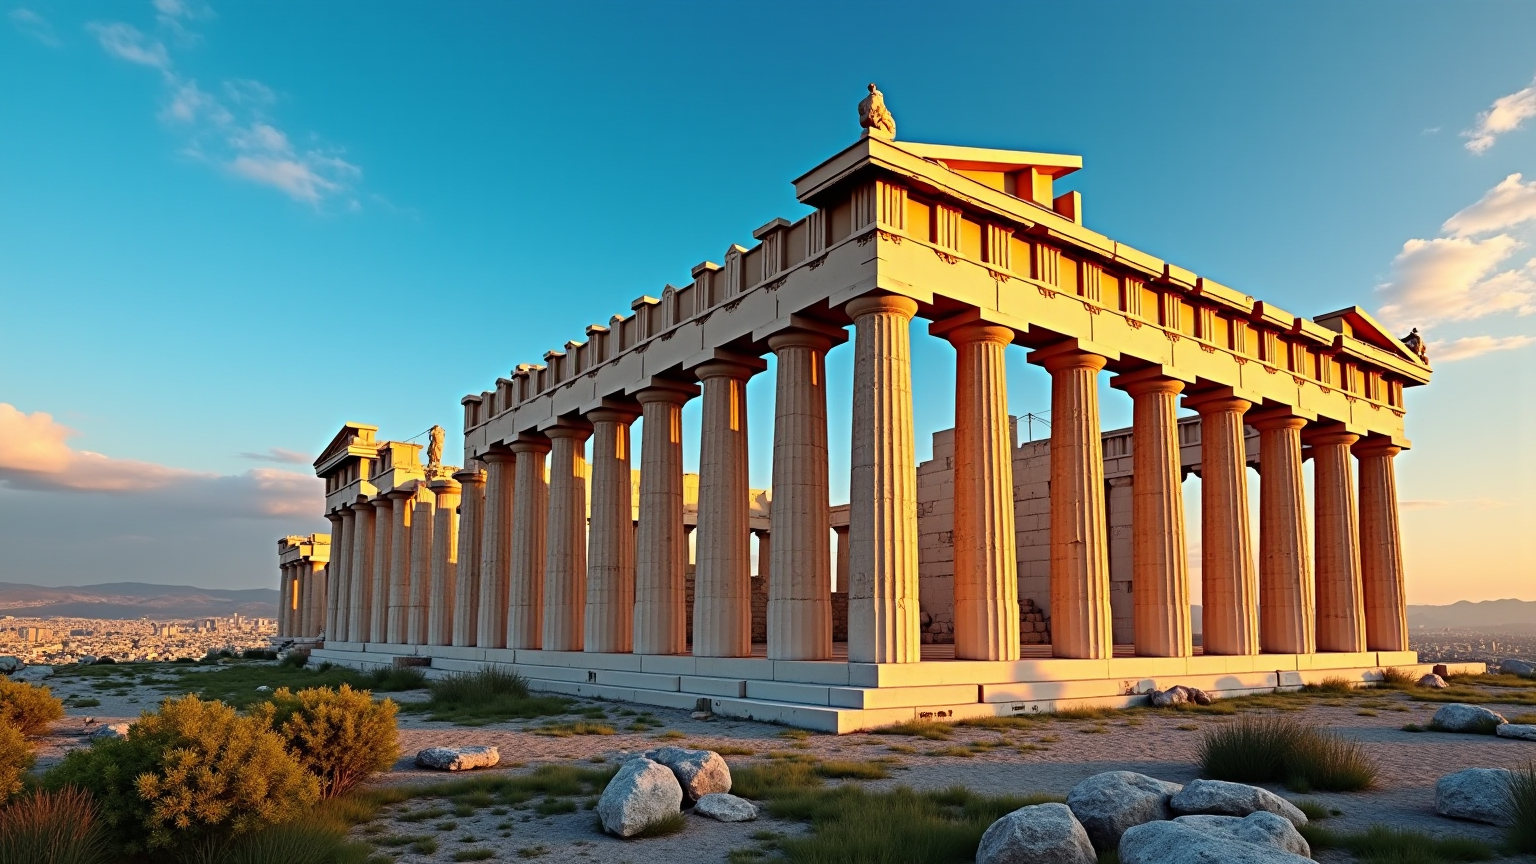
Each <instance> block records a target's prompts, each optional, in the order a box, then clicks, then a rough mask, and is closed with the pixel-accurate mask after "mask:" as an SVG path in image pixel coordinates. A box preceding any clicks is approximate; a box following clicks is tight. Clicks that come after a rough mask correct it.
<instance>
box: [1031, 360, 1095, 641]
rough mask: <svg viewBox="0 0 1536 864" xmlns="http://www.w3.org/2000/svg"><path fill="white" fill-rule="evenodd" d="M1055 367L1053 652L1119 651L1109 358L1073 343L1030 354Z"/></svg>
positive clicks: (1052, 466) (1053, 426) (1052, 428)
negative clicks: (1111, 526) (1108, 439)
mask: <svg viewBox="0 0 1536 864" xmlns="http://www.w3.org/2000/svg"><path fill="white" fill-rule="evenodd" d="M1029 359H1030V362H1032V363H1039V364H1040V365H1042V366H1044V367H1045V369H1046V371H1048V372H1050V373H1051V486H1050V489H1051V499H1050V500H1051V530H1050V539H1051V652H1052V654H1053V655H1054V656H1056V657H1076V658H1081V659H1104V658H1108V657H1110V656H1112V655H1113V653H1114V642H1113V636H1112V625H1113V614H1112V613H1111V611H1110V606H1109V543H1108V535H1107V531H1106V528H1105V522H1104V520H1105V513H1104V505H1105V500H1104V499H1105V488H1104V448H1103V444H1102V443H1101V441H1100V433H1099V377H1098V376H1099V370H1101V369H1103V368H1104V364H1105V363H1106V362H1107V361H1106V359H1105V358H1104V357H1101V356H1099V355H1098V354H1094V353H1091V352H1088V351H1082V350H1079V349H1077V348H1074V347H1071V346H1070V345H1068V346H1059V347H1058V346H1053V347H1051V348H1047V349H1043V350H1041V351H1036V352H1034V353H1032V354H1031V355H1030V358H1029Z"/></svg>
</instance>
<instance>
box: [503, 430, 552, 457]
mask: <svg viewBox="0 0 1536 864" xmlns="http://www.w3.org/2000/svg"><path fill="white" fill-rule="evenodd" d="M511 448H512V452H513V453H537V454H539V455H541V456H542V455H543V454H545V453H548V452H549V438H547V437H545V436H544V435H542V434H539V433H537V432H524V433H522V434H521V435H518V436H517V438H515V439H514V440H513V441H512V444H511Z"/></svg>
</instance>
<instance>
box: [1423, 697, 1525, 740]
mask: <svg viewBox="0 0 1536 864" xmlns="http://www.w3.org/2000/svg"><path fill="white" fill-rule="evenodd" d="M1430 722H1431V723H1432V724H1433V725H1434V727H1435V728H1436V729H1438V730H1440V731H1441V732H1479V733H1483V734H1487V733H1489V732H1492V731H1493V728H1492V727H1495V726H1498V725H1500V724H1503V723H1507V722H1509V721H1507V720H1505V719H1504V715H1502V714H1500V713H1498V712H1497V711H1489V710H1488V709H1487V708H1484V707H1482V706H1481V705H1467V704H1465V703H1463V702H1452V703H1450V704H1449V705H1442V706H1440V710H1439V711H1436V712H1435V719H1433V720H1431V721H1430Z"/></svg>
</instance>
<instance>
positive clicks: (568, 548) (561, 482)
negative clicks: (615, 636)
mask: <svg viewBox="0 0 1536 864" xmlns="http://www.w3.org/2000/svg"><path fill="white" fill-rule="evenodd" d="M545 434H546V435H548V436H549V439H550V451H549V481H550V482H549V510H548V512H549V517H548V522H547V523H546V524H547V532H548V533H547V535H546V536H547V543H546V546H545V557H544V636H543V646H544V650H546V651H580V650H581V648H582V637H583V635H584V633H585V624H584V621H585V617H586V611H587V450H586V444H587V438H588V437H589V436H590V435H591V434H592V427H591V426H589V425H587V424H586V423H585V422H581V423H573V422H570V421H564V422H562V423H561V424H560V425H558V426H555V427H553V428H550V429H548V430H545Z"/></svg>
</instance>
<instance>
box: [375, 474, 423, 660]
mask: <svg viewBox="0 0 1536 864" xmlns="http://www.w3.org/2000/svg"><path fill="white" fill-rule="evenodd" d="M389 501H390V507H389V512H390V520H389V528H388V536H387V537H386V536H385V535H384V533H383V531H382V529H381V528H379V527H377V526H376V527H375V528H374V530H375V531H380V532H381V533H380V535H379V537H380V539H379V544H378V545H379V547H380V548H383V546H384V544H385V543H386V541H387V542H388V543H389V550H390V551H389V566H388V567H387V568H383V567H381V568H379V569H387V570H388V572H389V595H388V596H389V608H388V615H387V618H386V621H387V624H386V630H385V633H386V634H387V635H378V636H375V637H374V638H375V641H378V642H389V643H391V644H395V645H404V644H408V643H409V642H410V641H411V637H410V614H411V597H412V595H414V594H415V591H414V590H413V588H414V583H413V582H412V581H411V577H412V576H413V575H414V574H413V573H412V569H411V545H412V540H414V539H415V538H414V537H413V526H414V525H415V524H416V502H415V489H414V486H413V487H412V488H408V489H396V490H394V491H393V492H390V493H389ZM384 512H385V511H384V508H383V507H380V508H379V510H378V513H379V517H380V523H379V524H380V525H382V524H383V518H382V517H383V515H384ZM380 602H381V604H382V602H383V601H382V600H381V601H380Z"/></svg>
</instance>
